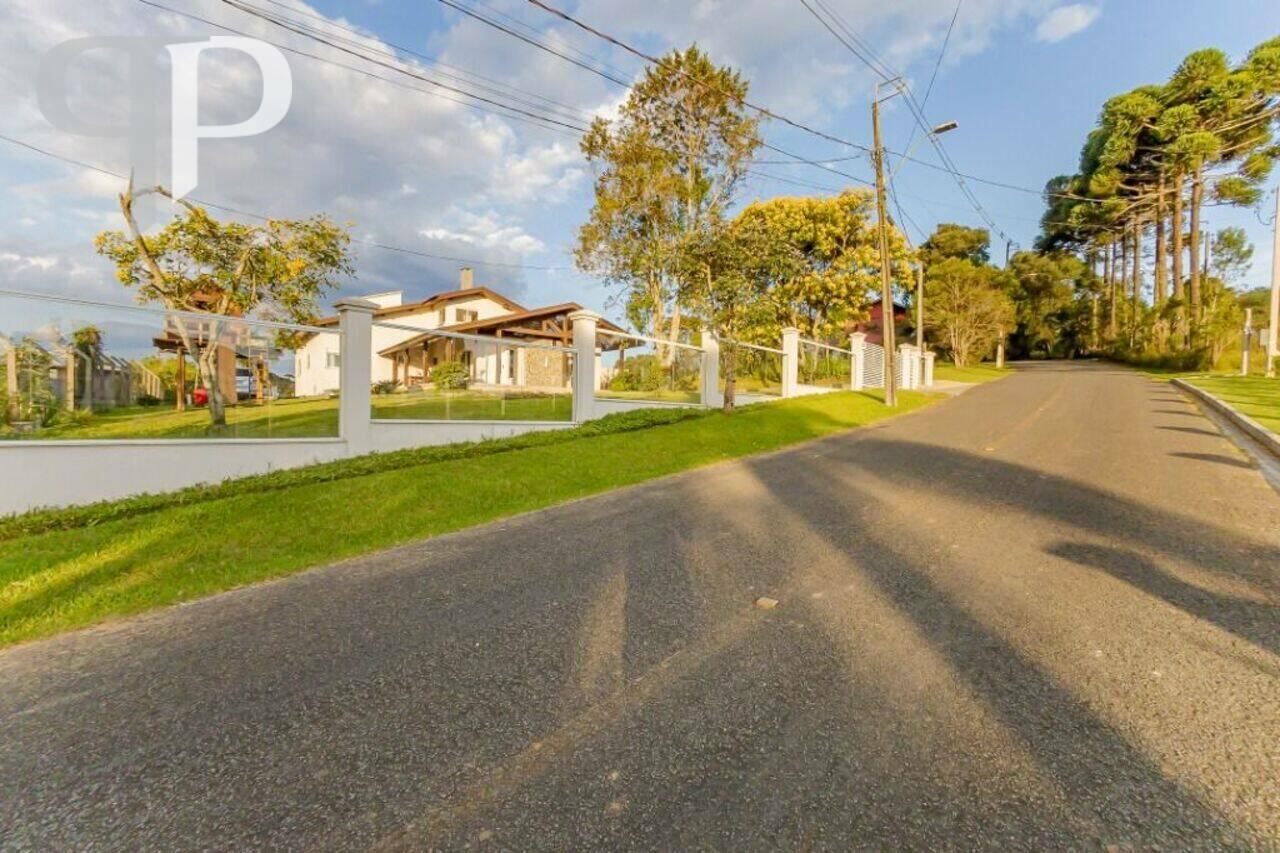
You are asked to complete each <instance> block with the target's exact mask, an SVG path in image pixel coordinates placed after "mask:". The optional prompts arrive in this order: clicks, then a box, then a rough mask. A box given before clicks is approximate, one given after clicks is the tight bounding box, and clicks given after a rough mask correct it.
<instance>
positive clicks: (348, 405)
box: [334, 299, 378, 456]
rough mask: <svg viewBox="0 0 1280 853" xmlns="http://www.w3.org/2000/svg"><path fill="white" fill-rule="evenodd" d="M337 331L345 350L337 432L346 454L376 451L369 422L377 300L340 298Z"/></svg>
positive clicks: (341, 357) (340, 370)
mask: <svg viewBox="0 0 1280 853" xmlns="http://www.w3.org/2000/svg"><path fill="white" fill-rule="evenodd" d="M334 307H336V308H337V309H338V330H339V331H341V332H342V351H341V353H340V354H339V356H338V359H339V360H338V435H340V436H341V437H342V439H343V441H345V442H346V443H347V454H348V455H350V456H360V455H362V454H365V453H369V452H370V451H372V450H373V434H372V427H371V425H370V421H371V420H372V417H373V411H372V407H373V394H372V389H371V387H370V386H371V385H372V384H373V312H374V311H376V310H378V305H377V303H376V302H370V301H369V300H367V299H340V300H338V303H337V305H335V306H334Z"/></svg>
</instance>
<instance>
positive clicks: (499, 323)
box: [378, 302, 622, 356]
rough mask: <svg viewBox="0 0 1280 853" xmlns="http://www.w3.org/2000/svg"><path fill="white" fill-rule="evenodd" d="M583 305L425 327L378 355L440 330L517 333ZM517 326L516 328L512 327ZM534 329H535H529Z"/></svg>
mask: <svg viewBox="0 0 1280 853" xmlns="http://www.w3.org/2000/svg"><path fill="white" fill-rule="evenodd" d="M581 309H582V306H581V305H579V304H578V303H576V302H564V303H561V304H560V305H548V306H547V307H545V308H532V309H527V310H524V309H522V310H520V311H517V312H515V313H512V314H499V315H498V316H497V317H490V318H488V319H487V320H472V321H470V322H467V323H454V324H453V325H451V326H440V327H439V328H436V329H425V330H423V332H422V334H420V335H415V336H413V337H412V338H409V339H407V340H404V341H401V342H400V343H398V344H395V345H393V346H389V347H387V348H386V349H384V350H382V351H380V352H379V353H378V355H383V356H385V355H390V354H392V353H396V352H401V351H403V350H407V349H413V348H414V347H416V346H418V345H419V344H421V343H423V342H424V341H429V340H431V339H432V338H437V337H440V334H439V333H440V332H460V333H463V334H484V333H485V332H486V331H490V330H498V329H504V330H509V331H511V332H513V333H515V334H519V333H520V328H519V324H520V323H521V322H522V321H526V320H541V319H545V318H547V317H554V316H557V315H560V314H570V313H572V312H574V311H580V310H581ZM512 326H515V327H516V328H511V327H512ZM598 326H599V327H600V328H603V329H608V330H609V331H612V332H621V331H622V329H621V328H620V327H618V326H615V325H614V324H613V323H610V322H609V321H608V320H605V319H603V318H601V319H600V321H599V324H598ZM529 331H533V330H529ZM565 331H566V334H571V333H572V330H565Z"/></svg>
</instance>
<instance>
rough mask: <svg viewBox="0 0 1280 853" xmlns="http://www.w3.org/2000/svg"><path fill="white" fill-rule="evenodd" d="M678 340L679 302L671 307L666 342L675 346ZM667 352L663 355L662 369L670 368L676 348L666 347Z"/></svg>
mask: <svg viewBox="0 0 1280 853" xmlns="http://www.w3.org/2000/svg"><path fill="white" fill-rule="evenodd" d="M679 340H680V301H679V300H676V303H675V304H674V305H672V306H671V325H670V328H669V331H668V333H667V342H668V343H670V344H675V343H676V342H677V341H679ZM666 349H667V351H666V352H665V353H663V356H662V364H663V366H664V367H670V366H671V365H672V364H674V363H675V360H676V347H675V346H668V347H667V348H666Z"/></svg>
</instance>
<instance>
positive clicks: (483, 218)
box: [419, 210, 547, 255]
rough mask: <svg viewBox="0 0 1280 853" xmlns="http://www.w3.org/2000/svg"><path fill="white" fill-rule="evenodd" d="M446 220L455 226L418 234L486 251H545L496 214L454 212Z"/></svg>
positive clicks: (425, 230) (518, 226) (424, 230)
mask: <svg viewBox="0 0 1280 853" xmlns="http://www.w3.org/2000/svg"><path fill="white" fill-rule="evenodd" d="M450 218H451V220H453V221H454V222H456V223H457V224H456V225H454V226H453V227H445V226H435V227H432V228H424V229H422V231H421V232H419V233H421V234H422V236H424V237H426V238H428V239H430V240H441V241H445V242H451V243H458V244H463V245H466V246H478V247H481V248H486V249H505V250H507V251H509V252H515V253H517V254H520V255H524V254H528V253H536V252H543V251H545V250H546V248H547V247H546V246H545V245H544V244H543V242H542V241H541V240H539V239H538V238H537V237H534V236H533V235H531V234H528V233H527V232H525V231H524V229H523V228H521V227H520V225H518V224H516V223H513V222H509V221H504V220H503V218H502V216H501V215H499V214H498V213H497V211H493V210H490V211H487V212H485V213H483V214H475V213H471V212H469V211H463V210H455V211H453V212H452V215H451V217H450Z"/></svg>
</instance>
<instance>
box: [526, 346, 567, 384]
mask: <svg viewBox="0 0 1280 853" xmlns="http://www.w3.org/2000/svg"><path fill="white" fill-rule="evenodd" d="M524 359H525V361H524V364H525V384H526V385H527V386H529V387H532V388H563V387H564V386H565V383H567V382H568V381H569V370H568V366H567V365H566V363H565V362H566V361H567V356H566V355H565V354H564V353H562V352H552V351H547V352H541V351H539V349H538V348H537V347H529V348H528V349H526V350H525V351H524Z"/></svg>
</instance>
